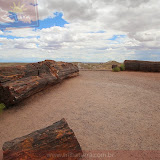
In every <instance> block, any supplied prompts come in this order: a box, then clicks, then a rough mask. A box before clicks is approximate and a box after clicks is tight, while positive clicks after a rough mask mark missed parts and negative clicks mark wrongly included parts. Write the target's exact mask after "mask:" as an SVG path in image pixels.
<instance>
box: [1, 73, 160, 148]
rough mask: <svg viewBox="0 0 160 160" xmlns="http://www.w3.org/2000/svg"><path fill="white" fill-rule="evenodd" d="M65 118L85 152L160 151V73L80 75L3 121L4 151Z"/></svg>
mask: <svg viewBox="0 0 160 160" xmlns="http://www.w3.org/2000/svg"><path fill="white" fill-rule="evenodd" d="M61 118H65V119H66V120H67V122H68V124H69V126H70V127H71V128H72V129H73V131H74V132H75V134H76V137H77V139H78V141H79V143H80V145H81V147H82V149H83V150H160V73H143V72H119V73H114V72H110V71H106V72H105V71H81V72H80V76H78V77H76V78H72V79H68V80H65V81H64V82H63V83H62V84H58V85H56V86H53V87H50V88H48V89H47V90H44V91H42V92H40V93H38V94H36V95H34V96H32V97H30V98H28V99H27V100H25V101H23V102H22V103H20V104H19V105H17V106H15V107H14V108H12V109H9V110H6V111H4V112H3V114H2V115H1V116H0V147H2V145H3V143H4V142H5V141H9V140H12V139H14V138H17V137H21V136H24V135H26V134H29V133H30V132H32V131H35V130H37V129H41V128H44V127H46V126H48V125H51V124H52V123H54V122H56V121H59V120H60V119H61Z"/></svg>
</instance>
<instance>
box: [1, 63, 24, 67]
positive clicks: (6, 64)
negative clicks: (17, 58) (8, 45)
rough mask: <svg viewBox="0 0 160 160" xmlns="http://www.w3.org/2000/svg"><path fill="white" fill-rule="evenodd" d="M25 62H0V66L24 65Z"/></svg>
mask: <svg viewBox="0 0 160 160" xmlns="http://www.w3.org/2000/svg"><path fill="white" fill-rule="evenodd" d="M26 64H27V63H0V67H10V66H18V65H26Z"/></svg>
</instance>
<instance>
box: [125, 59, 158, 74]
mask: <svg viewBox="0 0 160 160" xmlns="http://www.w3.org/2000/svg"><path fill="white" fill-rule="evenodd" d="M124 64H125V70H126V71H143V72H160V62H151V61H136V60H126V61H125V62H124Z"/></svg>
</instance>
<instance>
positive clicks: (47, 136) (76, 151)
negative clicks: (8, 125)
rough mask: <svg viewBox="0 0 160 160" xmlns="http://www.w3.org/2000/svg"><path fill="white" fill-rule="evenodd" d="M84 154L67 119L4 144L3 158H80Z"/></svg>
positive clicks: (19, 159)
mask: <svg viewBox="0 0 160 160" xmlns="http://www.w3.org/2000/svg"><path fill="white" fill-rule="evenodd" d="M82 154H83V153H82V150H81V147H80V145H79V143H78V141H77V139H76V137H75V135H74V133H73V131H72V130H71V129H70V128H69V126H68V124H67V122H66V121H65V119H62V120H61V121H59V122H57V123H54V124H53V125H51V126H49V127H47V128H45V129H41V130H38V131H36V132H33V133H31V134H29V135H27V136H24V137H21V138H17V139H15V140H12V141H10V142H6V143H4V145H3V158H4V159H3V160H63V159H64V160H67V159H70V160H78V159H80V158H81V156H82Z"/></svg>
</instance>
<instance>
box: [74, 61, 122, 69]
mask: <svg viewBox="0 0 160 160" xmlns="http://www.w3.org/2000/svg"><path fill="white" fill-rule="evenodd" d="M73 64H75V65H77V66H78V67H79V69H81V70H112V65H118V66H120V65H121V63H119V62H116V61H109V62H106V63H80V62H74V63H73Z"/></svg>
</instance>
